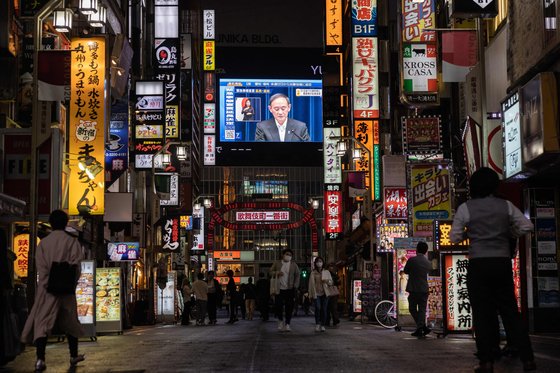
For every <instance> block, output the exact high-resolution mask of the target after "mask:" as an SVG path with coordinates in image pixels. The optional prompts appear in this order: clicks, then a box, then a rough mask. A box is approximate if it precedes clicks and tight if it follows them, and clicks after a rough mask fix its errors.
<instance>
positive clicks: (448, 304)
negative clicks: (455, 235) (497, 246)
mask: <svg viewBox="0 0 560 373" xmlns="http://www.w3.org/2000/svg"><path fill="white" fill-rule="evenodd" d="M468 265H469V259H468V257H467V255H466V254H444V255H443V279H444V297H443V298H444V304H445V329H446V330H447V331H452V332H469V331H470V330H471V329H472V326H473V324H472V312H471V302H470V300H469V291H468V289H467V268H468Z"/></svg>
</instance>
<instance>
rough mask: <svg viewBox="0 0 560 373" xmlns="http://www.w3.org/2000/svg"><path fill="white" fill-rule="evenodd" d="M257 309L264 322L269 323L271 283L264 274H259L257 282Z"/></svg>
mask: <svg viewBox="0 0 560 373" xmlns="http://www.w3.org/2000/svg"><path fill="white" fill-rule="evenodd" d="M256 286H257V308H258V310H259V313H260V314H261V319H262V321H268V302H269V300H270V281H269V280H268V279H267V278H266V277H265V275H264V273H263V272H260V273H259V279H258V281H257V285H256Z"/></svg>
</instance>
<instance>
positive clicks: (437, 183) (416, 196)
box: [408, 162, 451, 237]
mask: <svg viewBox="0 0 560 373" xmlns="http://www.w3.org/2000/svg"><path fill="white" fill-rule="evenodd" d="M408 175H409V180H410V182H409V185H410V192H409V194H408V196H409V205H408V207H409V209H410V210H411V212H412V214H411V219H412V235H413V236H414V237H431V236H432V234H433V224H434V220H446V219H450V218H451V188H450V175H449V163H447V162H435V163H410V164H409V169H408Z"/></svg>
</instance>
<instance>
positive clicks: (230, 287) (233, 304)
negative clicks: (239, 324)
mask: <svg viewBox="0 0 560 373" xmlns="http://www.w3.org/2000/svg"><path fill="white" fill-rule="evenodd" d="M227 275H228V277H229V282H228V284H227V287H226V291H227V295H228V297H229V321H228V322H227V324H233V323H234V322H236V321H239V319H238V318H237V315H236V311H237V310H236V308H237V298H238V295H237V286H236V285H235V280H234V279H233V271H232V270H231V269H230V270H228V271H227Z"/></svg>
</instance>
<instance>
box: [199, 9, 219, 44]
mask: <svg viewBox="0 0 560 373" xmlns="http://www.w3.org/2000/svg"><path fill="white" fill-rule="evenodd" d="M215 34H216V23H215V18H214V10H213V9H205V10H203V11H202V37H203V39H205V40H207V39H215Z"/></svg>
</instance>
